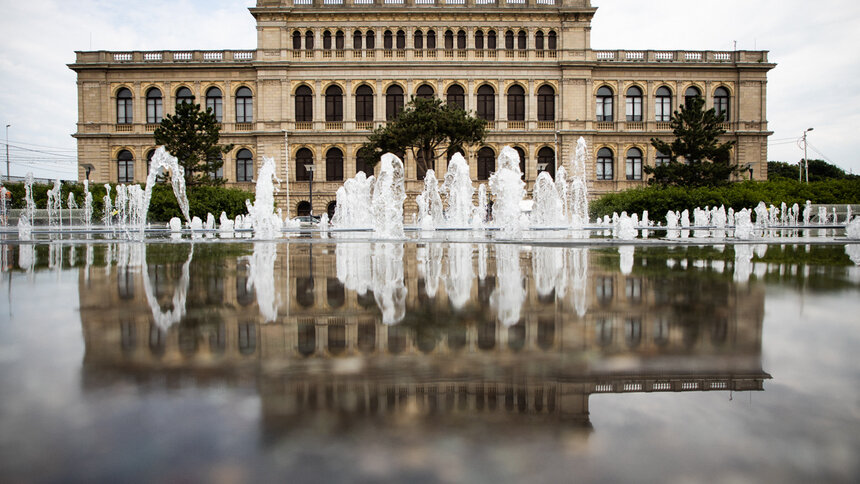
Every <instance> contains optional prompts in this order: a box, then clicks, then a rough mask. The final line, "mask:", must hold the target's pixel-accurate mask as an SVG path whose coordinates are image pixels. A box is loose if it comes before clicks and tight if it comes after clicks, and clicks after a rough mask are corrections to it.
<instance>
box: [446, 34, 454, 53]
mask: <svg viewBox="0 0 860 484" xmlns="http://www.w3.org/2000/svg"><path fill="white" fill-rule="evenodd" d="M453 49H454V31H452V30H446V31H445V50H453Z"/></svg>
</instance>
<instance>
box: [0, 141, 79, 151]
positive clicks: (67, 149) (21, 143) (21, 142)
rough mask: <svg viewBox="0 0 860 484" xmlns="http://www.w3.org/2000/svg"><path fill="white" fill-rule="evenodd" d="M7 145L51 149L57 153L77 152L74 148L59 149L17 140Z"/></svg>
mask: <svg viewBox="0 0 860 484" xmlns="http://www.w3.org/2000/svg"><path fill="white" fill-rule="evenodd" d="M4 143H5V141H4ZM9 143H10V146H11V143H15V144H19V145H26V146H33V147H36V148H47V149H53V150H58V151H77V150H76V149H74V148H60V147H58V146H47V145H37V144H35V143H27V142H25V141H18V140H9Z"/></svg>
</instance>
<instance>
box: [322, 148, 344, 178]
mask: <svg viewBox="0 0 860 484" xmlns="http://www.w3.org/2000/svg"><path fill="white" fill-rule="evenodd" d="M325 179H326V181H341V180H343V151H340V150H339V149H337V148H332V149H330V150H328V151H327V152H326V154H325Z"/></svg>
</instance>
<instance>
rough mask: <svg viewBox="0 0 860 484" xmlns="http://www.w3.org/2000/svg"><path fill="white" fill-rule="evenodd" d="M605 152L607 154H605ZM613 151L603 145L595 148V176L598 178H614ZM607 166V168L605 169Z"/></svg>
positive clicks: (602, 179)
mask: <svg viewBox="0 0 860 484" xmlns="http://www.w3.org/2000/svg"><path fill="white" fill-rule="evenodd" d="M607 153H608V154H609V156H606V155H607ZM614 165H615V153H613V152H612V150H611V149H609V148H606V147H603V148H600V149H599V150H597V157H596V161H595V166H596V170H597V173H596V176H597V179H598V180H601V181H604V180H614V179H615V166H614ZM607 168H608V170H607Z"/></svg>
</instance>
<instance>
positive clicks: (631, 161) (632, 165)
mask: <svg viewBox="0 0 860 484" xmlns="http://www.w3.org/2000/svg"><path fill="white" fill-rule="evenodd" d="M625 173H626V175H627V179H628V180H641V179H642V150H640V149H639V148H630V149H629V150H627V164H626V167H625Z"/></svg>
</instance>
